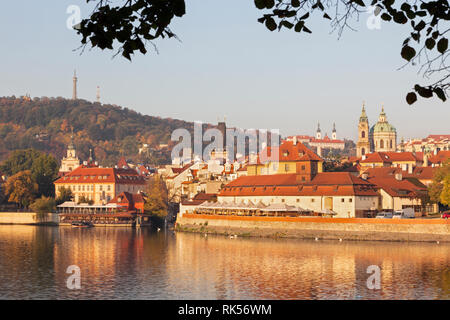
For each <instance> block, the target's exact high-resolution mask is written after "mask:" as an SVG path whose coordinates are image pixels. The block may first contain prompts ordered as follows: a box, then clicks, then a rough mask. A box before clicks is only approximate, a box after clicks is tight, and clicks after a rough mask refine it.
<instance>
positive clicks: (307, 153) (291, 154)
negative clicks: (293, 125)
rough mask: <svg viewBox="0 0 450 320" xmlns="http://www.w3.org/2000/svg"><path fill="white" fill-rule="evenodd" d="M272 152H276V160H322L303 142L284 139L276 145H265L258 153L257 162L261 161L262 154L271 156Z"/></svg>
mask: <svg viewBox="0 0 450 320" xmlns="http://www.w3.org/2000/svg"><path fill="white" fill-rule="evenodd" d="M272 153H278V161H323V160H322V158H320V157H319V156H318V155H317V154H315V153H314V151H312V150H310V149H308V148H307V147H306V146H305V145H304V144H303V143H301V142H297V144H294V142H293V141H287V140H284V141H282V142H281V144H280V146H278V147H270V146H268V147H266V148H265V149H264V150H263V152H262V153H261V154H259V155H258V164H260V163H262V161H261V158H262V155H267V157H268V158H271V155H272Z"/></svg>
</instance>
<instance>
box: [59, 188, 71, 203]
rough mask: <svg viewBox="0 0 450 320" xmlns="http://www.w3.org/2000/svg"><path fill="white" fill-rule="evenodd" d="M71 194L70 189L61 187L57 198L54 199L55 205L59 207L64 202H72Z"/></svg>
mask: <svg viewBox="0 0 450 320" xmlns="http://www.w3.org/2000/svg"><path fill="white" fill-rule="evenodd" d="M72 200H73V194H72V190H71V189H70V188H64V187H61V188H60V189H59V193H58V197H57V198H56V205H60V204H62V203H64V202H66V201H72Z"/></svg>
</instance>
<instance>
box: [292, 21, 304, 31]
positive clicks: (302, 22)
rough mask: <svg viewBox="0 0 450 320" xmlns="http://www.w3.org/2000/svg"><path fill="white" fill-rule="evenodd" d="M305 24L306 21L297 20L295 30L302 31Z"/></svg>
mask: <svg viewBox="0 0 450 320" xmlns="http://www.w3.org/2000/svg"><path fill="white" fill-rule="evenodd" d="M304 25H305V21H299V22H297V24H296V25H295V28H294V30H295V32H300V31H302V29H303V26H304Z"/></svg>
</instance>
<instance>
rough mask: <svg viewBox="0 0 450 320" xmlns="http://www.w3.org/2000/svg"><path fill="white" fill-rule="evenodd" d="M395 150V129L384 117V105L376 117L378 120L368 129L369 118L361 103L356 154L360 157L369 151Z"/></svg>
mask: <svg viewBox="0 0 450 320" xmlns="http://www.w3.org/2000/svg"><path fill="white" fill-rule="evenodd" d="M396 150H397V131H396V129H395V127H394V126H392V125H391V124H390V123H389V122H388V121H387V117H386V113H385V112H384V107H382V108H381V113H380V115H379V117H378V122H377V123H376V124H375V125H373V126H372V127H371V128H370V130H369V119H368V117H367V114H366V109H365V106H364V104H363V107H362V112H361V116H360V117H359V123H358V142H357V144H356V156H357V157H362V156H363V155H365V154H368V153H371V152H395V151H396Z"/></svg>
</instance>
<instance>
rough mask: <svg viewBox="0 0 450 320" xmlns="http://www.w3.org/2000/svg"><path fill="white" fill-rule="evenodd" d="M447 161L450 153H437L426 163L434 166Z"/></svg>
mask: <svg viewBox="0 0 450 320" xmlns="http://www.w3.org/2000/svg"><path fill="white" fill-rule="evenodd" d="M447 159H450V151H439V152H438V153H437V154H436V155H432V156H430V157H429V158H428V162H430V163H434V164H441V163H444V162H445V161H446V160H447Z"/></svg>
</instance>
